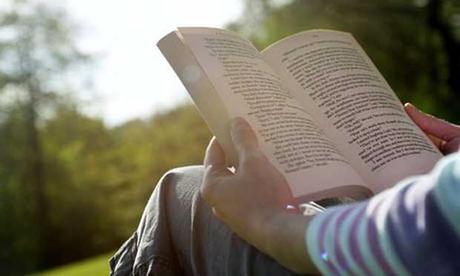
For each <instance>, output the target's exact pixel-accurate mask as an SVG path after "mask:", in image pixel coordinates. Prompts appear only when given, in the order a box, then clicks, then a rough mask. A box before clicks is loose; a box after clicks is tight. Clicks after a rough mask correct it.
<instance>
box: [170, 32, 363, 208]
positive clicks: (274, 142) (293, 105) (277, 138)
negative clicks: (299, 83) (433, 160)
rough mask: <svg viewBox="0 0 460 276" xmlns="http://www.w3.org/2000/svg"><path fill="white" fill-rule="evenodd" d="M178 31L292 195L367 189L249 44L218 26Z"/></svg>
mask: <svg viewBox="0 0 460 276" xmlns="http://www.w3.org/2000/svg"><path fill="white" fill-rule="evenodd" d="M179 32H180V34H181V36H182V40H183V41H184V43H185V44H186V45H187V46H188V47H189V48H190V50H191V51H192V52H193V54H194V56H195V57H196V60H197V62H198V64H199V65H200V67H201V68H202V70H203V71H204V72H205V74H206V76H207V78H208V79H209V80H210V81H211V83H212V85H213V87H214V88H215V89H214V93H217V94H218V95H219V97H220V98H221V99H222V101H223V102H224V103H225V106H226V110H227V112H228V114H229V117H230V118H233V117H237V116H241V117H244V118H246V119H247V120H248V121H249V123H250V124H251V125H252V127H253V128H254V129H255V132H256V134H257V136H258V139H259V142H260V146H261V149H262V151H263V152H264V153H265V154H266V155H267V157H268V158H269V160H270V161H271V162H272V164H274V166H275V167H276V168H278V169H279V170H280V172H281V173H283V174H284V176H285V177H286V179H287V181H288V183H289V185H290V188H291V191H292V193H293V195H294V196H295V197H298V198H301V197H303V196H305V195H308V196H307V198H308V199H309V200H314V199H319V198H322V197H325V196H330V197H332V196H338V195H342V196H344V195H349V196H351V197H356V198H359V197H363V196H367V195H369V192H370V191H369V190H367V189H366V188H365V185H364V183H363V181H362V179H361V177H360V176H359V175H358V174H357V173H356V172H355V171H354V170H353V169H352V168H351V166H350V165H349V163H348V161H347V160H346V159H345V158H344V156H343V155H342V153H341V152H340V150H338V149H337V147H336V145H335V144H334V143H332V142H331V141H330V140H329V139H328V138H327V136H326V135H324V133H323V131H322V130H321V129H320V128H319V127H318V126H317V124H316V123H315V122H314V120H313V118H312V116H311V114H310V113H309V112H308V111H307V110H306V109H304V108H302V107H301V106H300V105H299V104H298V103H297V101H296V99H295V98H294V97H293V96H292V95H291V94H290V92H289V91H288V90H287V89H286V87H285V86H283V85H282V83H281V81H280V78H279V76H278V75H277V74H276V73H275V71H274V70H273V69H272V68H271V67H270V66H269V65H268V64H267V63H266V62H265V61H264V60H263V59H262V56H261V55H260V53H259V52H258V51H257V49H255V48H254V46H252V45H251V44H250V43H249V42H248V41H246V40H244V39H242V38H240V37H238V36H237V35H235V34H234V33H232V32H228V31H223V30H218V29H207V28H180V29H179ZM216 112H220V111H219V110H217V111H216ZM220 123H221V124H226V123H227V122H220ZM217 138H218V140H219V138H220V137H217ZM219 141H220V140H219ZM235 162H236V161H235ZM332 171H333V172H334V174H331V172H332ZM342 180H346V181H342ZM344 187H347V189H342V188H344ZM359 187H361V188H359ZM345 191H346V192H345Z"/></svg>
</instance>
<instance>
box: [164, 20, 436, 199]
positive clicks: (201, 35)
mask: <svg viewBox="0 0 460 276" xmlns="http://www.w3.org/2000/svg"><path fill="white" fill-rule="evenodd" d="M158 47H159V48H160V50H161V51H162V53H163V55H164V56H165V57H166V59H167V60H168V61H169V63H170V64H171V66H172V67H173V69H174V70H175V71H176V73H177V75H178V76H179V78H180V79H181V80H182V82H183V84H184V86H185V87H186V88H187V90H188V92H189V93H190V95H191V97H192V99H193V101H194V102H195V104H196V106H197V107H198V109H199V111H200V113H201V114H202V116H203V118H204V120H205V121H206V122H207V124H208V126H209V128H210V129H211V131H212V132H213V133H214V135H215V136H216V138H217V140H218V141H219V143H220V144H221V145H222V147H223V148H224V151H225V153H226V156H227V157H228V162H229V164H236V154H235V150H234V149H233V148H232V143H231V141H230V134H229V130H228V121H229V120H230V119H231V118H233V117H237V116H239V117H243V118H245V119H246V120H247V121H248V122H249V123H250V124H251V126H252V127H253V128H254V130H255V132H256V134H257V137H258V139H259V143H260V146H261V149H262V151H263V152H264V153H265V154H266V155H267V157H268V158H269V160H270V161H271V162H272V163H273V165H274V166H275V167H276V168H277V169H278V170H279V171H280V172H281V173H282V174H283V175H284V176H285V178H286V179H287V181H288V183H289V186H290V189H291V192H292V194H293V196H294V197H296V198H297V199H299V200H300V201H301V202H306V201H310V200H319V199H324V198H332V197H351V198H354V199H362V198H366V197H369V196H370V195H372V194H374V193H378V192H380V191H382V190H384V189H386V188H388V187H391V186H392V185H393V184H395V183H396V182H397V181H399V180H401V179H403V178H405V177H407V176H411V175H415V174H421V173H425V172H427V171H429V170H430V169H431V168H432V167H433V165H434V164H435V163H436V161H437V160H438V159H439V158H441V157H442V155H441V153H440V152H439V151H438V149H437V148H436V147H435V146H434V145H433V143H432V142H431V141H430V140H429V139H428V137H426V135H425V134H424V133H423V132H422V131H421V130H420V129H419V128H418V127H417V126H416V125H415V124H414V123H413V122H412V121H411V119H410V118H409V117H408V116H407V115H406V113H405V111H404V109H403V106H402V104H401V102H400V101H399V99H398V98H397V97H396V95H395V93H394V92H393V91H392V89H391V88H390V86H389V85H388V83H387V82H386V81H385V79H384V78H383V77H382V75H381V74H380V73H379V71H378V70H377V68H376V67H375V66H374V64H373V63H372V62H371V60H370V59H369V57H368V56H367V55H366V54H365V52H364V51H363V49H362V48H361V47H360V46H359V44H358V43H357V41H356V40H355V39H354V38H353V36H352V35H351V34H349V33H344V32H338V31H330V30H312V31H305V32H301V33H298V34H295V35H292V36H289V37H287V38H285V39H283V40H281V41H278V42H276V43H274V44H273V45H271V46H269V47H268V48H267V49H265V50H263V51H262V52H259V51H258V50H257V49H256V48H255V47H254V46H253V45H252V44H251V43H250V42H249V41H247V40H245V39H243V38H241V37H240V36H238V35H237V34H235V33H233V32H230V31H226V30H221V29H213V28H179V29H178V30H177V31H174V32H171V33H170V34H168V35H166V36H165V37H164V38H163V39H161V40H160V41H159V42H158Z"/></svg>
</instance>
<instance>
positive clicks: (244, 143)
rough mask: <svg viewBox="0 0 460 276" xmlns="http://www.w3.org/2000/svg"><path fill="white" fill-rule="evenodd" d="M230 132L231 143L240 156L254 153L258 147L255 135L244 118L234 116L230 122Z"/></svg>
mask: <svg viewBox="0 0 460 276" xmlns="http://www.w3.org/2000/svg"><path fill="white" fill-rule="evenodd" d="M230 133H231V137H232V142H233V145H234V146H235V149H236V151H237V152H238V155H239V156H240V157H241V156H245V155H249V154H251V153H254V152H256V151H257V150H258V149H259V144H258V142H257V136H256V134H255V133H254V131H253V130H252V128H251V126H250V125H249V123H248V122H247V121H246V120H245V119H243V118H240V117H237V118H234V119H233V120H232V122H231V131H230Z"/></svg>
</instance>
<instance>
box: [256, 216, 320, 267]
mask: <svg viewBox="0 0 460 276" xmlns="http://www.w3.org/2000/svg"><path fill="white" fill-rule="evenodd" d="M312 218H313V217H312V216H303V215H300V214H291V213H287V212H286V213H280V214H277V215H275V216H273V217H270V218H268V219H267V220H266V222H265V223H263V229H261V230H260V232H261V233H263V234H262V235H260V236H259V237H260V239H263V241H261V242H260V243H259V242H256V243H258V244H260V245H261V247H263V248H259V249H260V250H261V251H263V252H265V253H267V254H268V255H270V256H271V257H272V258H274V259H275V260H276V261H278V262H279V263H280V264H282V265H283V266H285V267H287V268H289V269H290V270H292V271H295V272H297V273H309V274H310V273H317V272H318V270H317V269H316V267H315V266H314V264H313V262H312V261H311V259H310V256H309V254H308V252H307V248H306V243H305V233H306V229H307V227H308V224H309V222H310V220H311V219H312Z"/></svg>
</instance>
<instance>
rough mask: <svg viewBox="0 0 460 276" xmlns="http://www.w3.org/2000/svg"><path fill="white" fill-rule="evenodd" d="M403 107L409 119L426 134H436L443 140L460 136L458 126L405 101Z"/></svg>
mask: <svg viewBox="0 0 460 276" xmlns="http://www.w3.org/2000/svg"><path fill="white" fill-rule="evenodd" d="M404 108H405V109H406V112H407V114H408V115H409V116H410V117H411V119H412V120H413V121H414V122H415V123H416V124H417V125H418V126H419V127H420V128H421V129H422V130H423V131H424V132H426V133H427V134H430V135H433V136H436V137H438V138H441V139H442V140H445V141H449V140H451V139H454V138H455V137H458V136H460V127H459V126H457V125H453V124H451V123H448V122H446V121H443V120H441V119H438V118H436V117H433V116H431V115H428V114H425V113H423V112H422V111H420V110H418V109H417V108H416V107H415V106H414V105H412V104H410V103H406V104H405V105H404Z"/></svg>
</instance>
